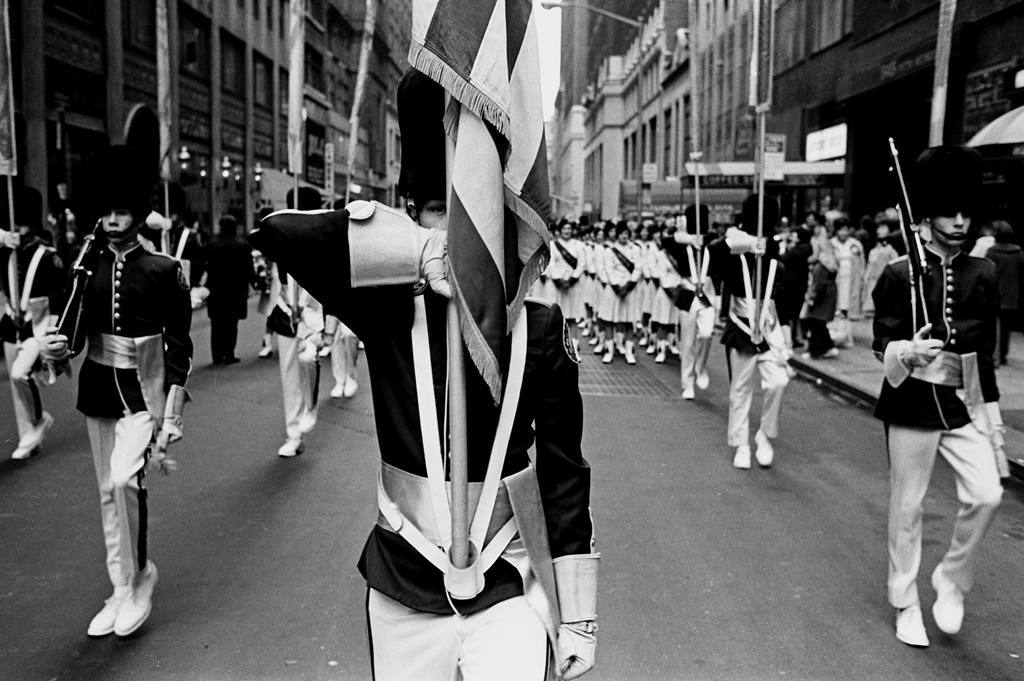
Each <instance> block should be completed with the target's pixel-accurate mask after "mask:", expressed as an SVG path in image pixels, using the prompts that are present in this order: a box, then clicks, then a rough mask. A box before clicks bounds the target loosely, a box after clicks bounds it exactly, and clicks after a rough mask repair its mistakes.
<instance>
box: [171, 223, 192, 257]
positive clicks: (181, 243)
mask: <svg viewBox="0 0 1024 681" xmlns="http://www.w3.org/2000/svg"><path fill="white" fill-rule="evenodd" d="M188 234H189V232H188V230H187V229H183V230H181V236H179V237H178V247H177V248H176V249H174V259H175V260H181V256H183V255H184V254H185V244H186V243H187V242H188Z"/></svg>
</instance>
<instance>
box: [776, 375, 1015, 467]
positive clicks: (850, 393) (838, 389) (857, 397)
mask: <svg viewBox="0 0 1024 681" xmlns="http://www.w3.org/2000/svg"><path fill="white" fill-rule="evenodd" d="M789 364H790V366H792V367H793V369H795V370H796V372H797V373H798V374H799V375H800V376H802V377H803V378H804V379H806V380H808V381H810V382H811V383H814V384H815V385H817V386H819V387H822V388H824V389H826V390H829V391H831V392H833V393H836V394H838V395H840V396H842V397H845V398H847V399H849V400H851V401H852V402H855V403H856V404H857V406H859V407H861V408H863V409H869V410H874V408H875V404H877V403H878V396H877V395H876V394H874V393H872V392H869V391H867V390H864V389H863V388H860V387H858V386H855V385H853V384H852V383H850V382H849V381H847V380H845V379H843V378H842V377H840V376H838V375H836V374H834V373H832V372H829V371H824V370H822V369H819V368H818V367H816V366H814V365H812V364H810V363H809V362H806V361H804V360H803V359H801V358H799V357H793V358H790V360H789ZM1007 460H1008V462H1009V464H1010V475H1011V476H1013V477H1014V478H1016V479H1018V480H1024V463H1022V462H1020V461H1018V460H1017V459H1014V458H1012V457H1008V458H1007Z"/></svg>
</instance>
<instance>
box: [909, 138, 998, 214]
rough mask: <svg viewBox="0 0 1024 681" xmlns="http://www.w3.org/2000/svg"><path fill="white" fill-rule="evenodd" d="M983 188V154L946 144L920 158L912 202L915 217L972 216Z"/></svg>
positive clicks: (912, 188) (914, 177)
mask: <svg viewBox="0 0 1024 681" xmlns="http://www.w3.org/2000/svg"><path fill="white" fill-rule="evenodd" d="M980 189H981V155H980V154H979V153H978V152H977V151H975V150H974V149H971V148H969V147H963V146H954V145H944V146H941V147H931V148H929V149H925V150H924V151H923V152H922V153H921V155H920V156H918V157H917V163H916V164H915V165H914V175H913V177H912V178H911V192H912V193H911V194H910V202H911V205H912V206H913V208H914V214H915V217H918V218H931V217H935V216H947V217H951V216H954V215H956V214H957V213H963V214H964V215H970V214H971V212H972V211H973V210H974V209H975V207H976V203H977V200H978V192H979V190H980Z"/></svg>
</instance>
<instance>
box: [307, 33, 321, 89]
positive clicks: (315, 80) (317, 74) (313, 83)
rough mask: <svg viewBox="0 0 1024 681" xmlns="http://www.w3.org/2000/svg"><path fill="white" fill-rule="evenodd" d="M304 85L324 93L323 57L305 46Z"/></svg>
mask: <svg viewBox="0 0 1024 681" xmlns="http://www.w3.org/2000/svg"><path fill="white" fill-rule="evenodd" d="M305 54H306V84H307V85H309V86H310V87H312V88H314V89H316V90H319V91H320V92H325V91H326V88H325V87H324V57H323V55H322V54H320V51H319V50H317V49H316V48H314V47H311V46H310V45H309V43H307V44H306V49H305Z"/></svg>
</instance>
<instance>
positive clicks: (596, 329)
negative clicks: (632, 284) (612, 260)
mask: <svg viewBox="0 0 1024 681" xmlns="http://www.w3.org/2000/svg"><path fill="white" fill-rule="evenodd" d="M607 234H608V227H607V225H606V223H604V222H599V223H597V224H596V225H595V226H594V231H593V234H592V238H591V241H590V251H589V252H588V253H587V258H588V261H587V274H588V276H589V277H590V289H589V294H588V298H589V304H590V340H589V341H588V344H589V345H590V346H592V347H593V348H594V354H595V355H600V354H601V353H603V352H604V342H605V340H606V338H605V329H604V325H603V324H602V323H601V319H600V317H599V316H598V312H599V311H600V307H601V300H602V299H603V297H604V289H605V286H606V285H605V283H604V275H603V271H604V252H605V248H606V247H607V242H606V238H607Z"/></svg>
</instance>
